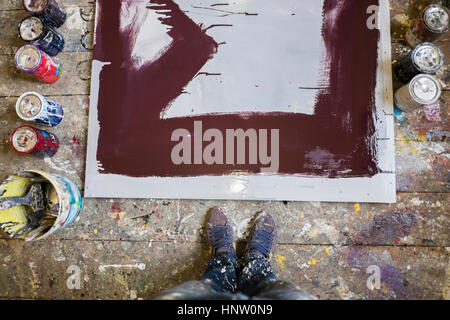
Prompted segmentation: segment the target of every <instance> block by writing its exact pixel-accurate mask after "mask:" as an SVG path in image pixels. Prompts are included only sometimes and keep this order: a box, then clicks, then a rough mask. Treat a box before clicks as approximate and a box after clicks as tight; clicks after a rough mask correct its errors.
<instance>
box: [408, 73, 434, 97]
mask: <svg viewBox="0 0 450 320" xmlns="http://www.w3.org/2000/svg"><path fill="white" fill-rule="evenodd" d="M409 91H410V92H411V95H412V97H413V98H414V100H416V101H417V102H418V103H420V104H431V103H434V102H436V101H437V100H438V99H439V97H440V96H441V86H440V84H439V82H438V80H437V79H436V78H435V77H433V76H431V75H429V74H419V75H417V76H415V77H414V78H413V79H412V80H411V82H410V83H409Z"/></svg>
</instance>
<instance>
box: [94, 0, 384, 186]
mask: <svg viewBox="0 0 450 320" xmlns="http://www.w3.org/2000/svg"><path fill="white" fill-rule="evenodd" d="M338 2H339V3H340V4H341V5H342V6H343V8H342V10H341V11H340V12H341V13H340V16H339V17H338V19H337V21H336V22H335V25H334V26H333V27H332V26H331V25H329V24H328V23H327V22H324V25H323V31H322V33H323V38H324V41H325V45H326V48H327V56H326V58H325V60H328V62H330V68H331V70H330V79H329V86H328V87H327V88H326V89H321V92H320V94H319V95H318V97H317V104H316V109H315V114H314V115H304V114H281V113H269V114H267V113H265V114H257V113H246V114H230V115H204V116H195V117H186V118H176V119H167V120H161V119H160V112H161V111H162V110H164V109H165V108H166V107H167V105H168V104H169V103H170V102H171V101H173V100H174V99H175V98H176V97H178V96H179V95H180V94H182V93H183V90H184V87H185V86H186V85H187V84H188V83H189V82H190V81H191V79H193V78H194V77H195V76H196V75H197V74H198V72H199V71H200V70H201V68H202V67H203V66H204V64H205V63H206V62H207V61H208V60H209V59H213V58H214V54H215V53H216V52H217V50H218V44H217V42H216V41H215V40H214V39H213V38H211V37H210V36H208V35H207V34H206V31H205V30H206V29H207V28H208V27H207V26H202V25H200V26H199V25H196V24H195V23H194V22H193V21H192V20H191V19H189V17H187V16H186V15H185V14H184V12H182V11H181V10H180V9H179V7H178V6H177V5H176V4H175V3H174V2H173V1H172V0H152V1H150V2H149V6H148V8H149V10H153V9H155V10H156V9H158V10H161V9H164V8H163V7H161V6H159V5H160V4H165V9H170V10H171V13H170V16H169V15H168V14H167V13H166V16H165V17H163V16H161V17H162V18H161V22H162V23H164V24H167V25H170V26H172V29H171V31H170V32H169V33H168V34H169V35H170V36H171V37H172V38H173V44H172V46H171V47H170V48H169V49H168V50H167V52H166V53H165V54H164V55H163V56H161V57H160V58H159V59H158V60H156V61H154V62H153V63H148V64H146V65H144V66H143V67H142V68H140V69H139V70H136V69H135V68H127V67H126V66H127V65H130V64H131V62H130V61H129V57H130V56H131V54H130V50H131V48H132V47H133V46H132V45H133V41H135V38H136V31H137V30H133V29H128V30H126V31H124V32H120V31H119V15H120V1H108V0H98V5H99V7H100V17H99V21H98V25H97V34H96V45H95V48H94V59H96V60H100V61H104V62H111V64H110V65H105V66H104V67H103V70H102V71H101V74H100V92H99V103H98V119H99V122H100V134H99V141H98V150H97V159H98V160H99V161H100V162H101V164H102V167H103V169H104V170H103V171H102V172H104V173H115V174H122V175H127V176H136V177H145V176H198V175H229V174H233V173H237V172H239V173H242V172H243V173H259V172H260V167H261V166H260V165H235V166H232V165H211V166H208V165H180V166H176V165H174V164H172V161H171V157H170V156H171V150H172V148H173V146H174V145H176V142H171V141H170V138H171V134H172V132H173V131H174V130H175V129H177V128H186V129H188V130H190V131H191V132H193V126H194V121H195V120H201V121H202V122H203V130H204V131H205V130H207V129H208V128H217V129H220V130H221V131H222V133H223V134H224V136H225V130H226V129H227V128H230V129H233V128H234V129H237V128H242V129H244V130H245V129H248V128H255V129H263V128H264V129H278V128H279V129H280V169H279V173H280V174H290V175H292V174H298V175H312V176H327V177H338V176H341V177H344V176H345V177H350V176H372V175H374V174H376V173H378V172H379V169H378V167H377V166H376V161H375V160H374V158H375V156H376V154H375V150H374V147H373V146H374V145H375V143H374V142H375V141H374V139H375V138H374V132H375V129H374V121H373V119H372V115H373V112H374V110H375V102H374V100H375V99H374V91H375V85H376V67H377V62H376V61H377V44H378V40H379V32H378V31H377V30H368V29H367V28H366V20H367V18H368V15H367V14H366V9H367V7H368V6H369V5H373V4H378V0H361V1H353V0H325V2H324V8H323V14H324V16H327V15H328V13H329V12H330V11H331V10H333V8H334V7H335V6H336V5H337V3H338ZM153 4H158V6H157V7H156V6H155V8H153V7H152V5H153ZM250 18H253V17H250ZM324 21H327V20H326V19H324ZM137 27H138V26H137ZM268 63H270V61H269V62H268ZM217 71H219V72H220V70H217ZM229 94H230V95H232V94H233V93H232V92H230V93H229ZM348 119H349V120H348ZM348 121H350V122H348ZM317 148H320V149H321V150H327V151H328V152H329V153H331V154H332V161H328V160H327V159H330V156H329V154H328V155H327V158H324V159H317V157H320V154H321V152H316V153H315V155H316V156H313V157H311V156H309V157H305V154H306V153H308V152H311V151H314V150H317ZM269 150H270V149H269ZM321 160H322V161H321ZM316 163H322V164H323V167H322V168H317V167H316V166H314V165H315V164H316ZM343 171H346V172H345V173H342V172H343Z"/></svg>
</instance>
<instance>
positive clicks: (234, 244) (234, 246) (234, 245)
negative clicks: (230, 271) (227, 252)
mask: <svg viewBox="0 0 450 320" xmlns="http://www.w3.org/2000/svg"><path fill="white" fill-rule="evenodd" d="M233 248H234V250H236V243H235V242H233Z"/></svg>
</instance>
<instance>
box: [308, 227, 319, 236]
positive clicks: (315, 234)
mask: <svg viewBox="0 0 450 320" xmlns="http://www.w3.org/2000/svg"><path fill="white" fill-rule="evenodd" d="M308 231H309V234H310V235H311V237H313V238H315V237H317V236H318V235H319V233H318V232H317V231H312V230H311V229H309V230H308Z"/></svg>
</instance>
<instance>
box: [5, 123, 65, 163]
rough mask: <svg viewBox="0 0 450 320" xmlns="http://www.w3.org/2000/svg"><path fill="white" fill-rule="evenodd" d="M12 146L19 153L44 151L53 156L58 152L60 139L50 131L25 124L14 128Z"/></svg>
mask: <svg viewBox="0 0 450 320" xmlns="http://www.w3.org/2000/svg"><path fill="white" fill-rule="evenodd" d="M11 146H12V148H13V150H14V151H15V152H17V153H19V154H30V153H43V154H45V155H48V156H50V157H52V156H54V155H55V154H56V152H58V149H59V140H58V137H57V136H55V135H54V134H52V133H50V132H47V131H44V130H40V129H37V128H34V127H32V126H27V125H25V126H20V127H18V128H17V129H16V130H14V132H13V133H12V135H11Z"/></svg>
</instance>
